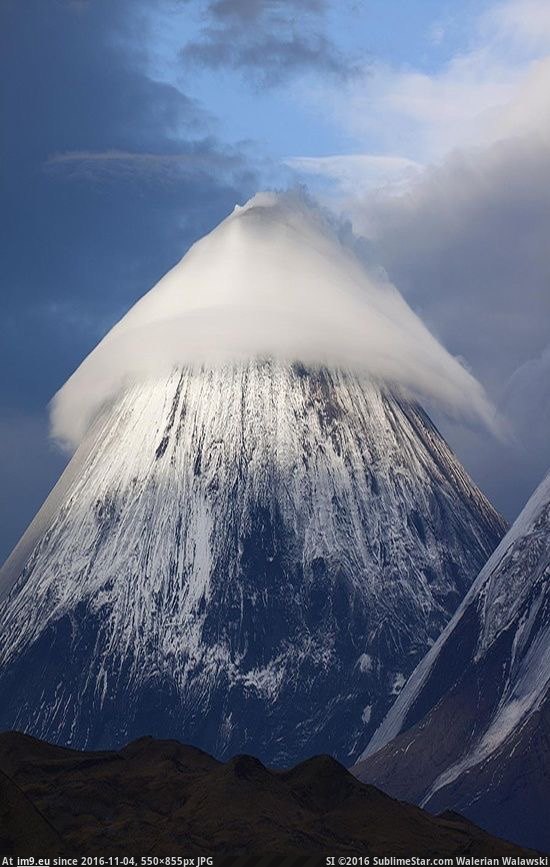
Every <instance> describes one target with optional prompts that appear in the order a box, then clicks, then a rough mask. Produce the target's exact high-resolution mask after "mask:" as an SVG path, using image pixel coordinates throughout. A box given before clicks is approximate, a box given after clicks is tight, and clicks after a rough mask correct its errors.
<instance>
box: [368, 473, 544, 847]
mask: <svg viewBox="0 0 550 867" xmlns="http://www.w3.org/2000/svg"><path fill="white" fill-rule="evenodd" d="M549 579H550V475H549V476H547V477H546V479H545V480H544V481H543V482H542V483H541V485H540V486H539V488H538V489H537V490H536V492H535V493H534V494H533V496H532V497H531V499H530V500H529V502H528V503H527V505H526V507H525V509H524V510H523V512H522V513H521V515H520V516H519V517H518V519H517V521H516V522H515V523H514V525H513V527H512V528H511V530H510V531H509V533H508V534H507V535H506V536H505V537H504V539H503V540H502V542H501V543H500V545H499V546H498V548H497V549H496V550H495V551H494V553H493V555H492V556H491V557H490V558H489V560H488V562H487V564H486V565H485V567H484V568H483V569H482V570H481V572H480V574H479V576H478V578H477V580H476V581H475V582H474V584H473V585H472V588H471V590H470V592H469V593H468V594H467V596H466V598H465V599H464V601H463V603H462V605H461V606H460V608H459V609H458V611H457V612H456V614H455V616H454V617H453V619H452V621H451V622H450V623H449V625H448V626H447V628H446V629H445V631H444V632H443V634H442V635H441V637H440V639H439V640H438V641H437V642H436V644H435V645H434V646H433V648H432V649H431V650H430V651H429V652H428V654H427V655H426V657H425V658H424V660H422V662H421V663H420V665H419V666H418V667H417V669H416V670H415V671H414V673H413V674H412V675H411V677H410V678H409V681H408V682H407V684H406V685H405V687H404V689H403V691H402V692H401V694H400V696H399V697H398V699H397V700H396V702H395V704H394V706H393V707H392V708H391V710H390V712H389V713H388V715H387V717H386V719H385V720H384V722H383V723H382V725H381V726H380V727H379V729H378V730H377V731H376V733H375V734H374V736H373V737H372V739H371V741H370V743H369V744H368V746H367V749H366V750H365V752H364V754H363V756H362V757H361V758H362V761H360V762H359V763H358V764H357V765H356V766H355V769H354V770H355V772H356V773H357V775H358V776H359V777H360V778H361V779H363V780H368V781H369V782H373V783H375V784H377V785H380V786H381V787H382V788H386V789H387V790H388V791H390V792H391V793H393V794H395V795H398V796H399V797H402V798H406V799H410V800H416V801H417V802H418V803H421V804H422V805H424V806H427V807H428V808H430V809H434V810H440V809H444V808H451V809H455V810H459V811H460V812H463V813H465V814H466V815H468V816H469V817H470V818H472V819H473V820H475V821H478V822H481V823H482V824H485V825H486V827H488V828H490V829H491V830H493V831H494V832H496V833H508V834H509V835H511V836H512V837H513V839H517V840H520V841H522V842H524V843H527V844H529V845H533V846H534V845H536V846H541V847H543V848H544V847H547V846H548V845H550V836H549V835H548V832H547V831H546V830H545V829H547V828H548V821H547V820H548V815H547V806H548V801H549V799H550V784H549V782H548V781H549V779H550V777H549V771H550V751H549V749H548V737H549V735H550V726H549V710H550V581H549ZM457 660H458V662H457ZM534 756H536V760H535V761H534V760H533V757H534Z"/></svg>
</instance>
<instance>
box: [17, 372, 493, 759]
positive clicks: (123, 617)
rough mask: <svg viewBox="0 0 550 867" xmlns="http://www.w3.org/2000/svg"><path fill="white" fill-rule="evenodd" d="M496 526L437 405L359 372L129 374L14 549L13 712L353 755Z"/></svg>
mask: <svg viewBox="0 0 550 867" xmlns="http://www.w3.org/2000/svg"><path fill="white" fill-rule="evenodd" d="M502 532H503V521H502V519H500V518H499V516H498V515H497V514H496V513H495V512H494V510H493V509H492V508H491V506H490V505H489V503H488V502H487V500H486V499H485V498H484V497H483V495H482V494H481V493H480V492H479V491H478V490H477V489H476V487H475V485H474V484H473V483H472V482H471V480H470V479H469V478H468V476H467V475H466V473H465V472H464V470H463V469H462V467H461V466H460V464H459V463H458V462H457V460H456V458H455V457H454V456H453V454H452V452H451V451H450V449H449V448H448V446H447V445H446V443H445V442H444V440H443V439H442V438H441V436H440V435H439V434H438V432H437V430H436V429H435V428H434V427H433V425H432V424H431V422H430V421H429V419H428V418H427V416H426V415H425V413H424V412H423V411H422V410H421V409H420V408H419V407H418V406H417V405H416V404H415V403H412V402H410V401H409V400H407V399H405V398H404V397H400V396H399V395H397V394H395V393H394V394H392V393H390V392H388V391H387V390H386V389H383V388H382V387H380V386H378V385H376V384H375V383H374V382H372V381H370V380H368V379H366V378H359V377H358V376H356V375H353V374H350V373H343V372H341V371H337V370H336V371H332V372H329V371H328V370H326V369H316V370H315V369H306V368H304V367H303V366H302V365H298V364H294V365H290V364H284V363H282V362H269V361H264V362H262V361H252V362H246V363H245V362H243V363H241V364H227V365H218V366H213V367H206V366H201V367H197V368H187V369H183V370H177V371H175V372H174V373H173V374H172V375H171V376H169V377H168V378H167V379H164V380H158V379H154V380H149V381H147V382H145V383H140V384H138V385H135V386H133V387H131V388H129V389H128V390H127V391H126V392H125V393H124V394H123V396H122V397H121V398H119V399H118V400H117V401H116V402H115V403H113V404H112V405H111V406H108V407H107V408H106V409H105V411H104V412H103V414H102V415H101V416H100V418H99V419H98V420H97V421H96V423H95V424H94V425H93V426H92V428H91V430H90V432H89V433H88V435H87V437H86V438H85V440H84V442H83V443H82V444H81V446H80V447H79V449H78V450H77V452H76V454H75V456H74V457H73V459H72V461H71V464H70V465H69V467H68V469H67V471H66V473H65V475H64V477H62V479H61V480H60V482H59V485H58V487H57V489H54V492H53V493H52V495H51V496H50V498H49V499H48V501H46V503H45V505H44V507H43V509H42V510H41V512H40V513H39V515H38V516H37V519H36V521H35V524H34V526H31V527H30V528H29V531H28V532H27V534H26V536H25V537H23V539H22V541H21V543H20V546H19V547H18V548H17V549H16V550H15V551H14V554H13V555H12V557H11V558H10V560H9V561H8V562H7V563H6V565H5V567H4V569H3V571H2V577H1V579H0V581H1V583H0V586H1V587H3V588H4V593H5V594H9V595H8V598H7V600H6V601H5V602H4V605H3V610H2V613H1V614H0V630H1V631H0V635H1V639H0V666H1V667H0V699H1V701H0V726H1V727H3V728H11V727H18V728H20V729H23V730H25V731H29V732H32V733H34V734H36V735H37V736H40V737H45V738H49V739H51V740H54V741H57V742H59V743H63V744H68V745H76V746H86V747H94V748H95V747H105V746H113V745H116V744H119V743H121V742H124V741H126V740H128V739H129V738H132V737H135V736H138V735H141V734H144V733H153V734H156V735H159V736H164V737H166V736H174V737H180V738H185V739H187V740H189V741H191V742H193V743H195V744H196V745H197V746H201V747H203V748H205V749H208V750H209V751H211V752H213V753H214V754H215V755H217V756H227V755H230V754H232V753H234V752H235V751H242V750H247V751H249V752H253V753H255V754H257V755H259V756H260V757H261V758H262V759H263V760H266V761H269V762H277V763H288V762H291V761H294V760H296V759H299V758H303V757H305V756H307V755H311V754H312V753H314V752H319V751H321V750H324V751H330V752H333V753H334V754H335V755H337V756H340V757H342V758H346V759H348V757H350V756H351V757H354V756H356V755H357V754H358V752H359V751H360V750H361V749H363V748H364V747H365V745H366V743H367V740H368V736H369V733H370V732H372V731H373V730H374V727H375V726H376V725H377V724H378V723H379V722H380V720H381V718H382V716H383V714H384V713H385V712H386V710H387V709H388V706H389V704H390V703H391V701H392V700H393V698H394V696H395V694H396V692H397V691H398V690H399V688H400V687H401V685H402V683H403V682H404V680H405V679H406V677H407V676H408V674H409V673H410V671H411V670H412V668H413V667H414V665H415V664H416V662H417V661H418V660H419V659H420V658H421V657H422V655H423V654H424V653H425V651H426V650H427V649H428V647H429V646H430V644H431V643H433V641H434V640H435V639H436V637H437V636H438V634H439V632H440V631H441V629H442V628H443V626H444V625H445V624H446V623H447V621H448V620H449V618H450V616H451V614H452V613H453V611H454V610H455V608H456V607H457V605H458V603H459V601H460V599H461V598H462V597H463V596H464V594H465V592H466V591H467V589H468V586H469V582H470V581H471V580H472V579H473V577H474V574H475V573H476V572H477V571H478V569H479V567H480V566H481V564H482V563H483V562H484V561H485V559H486V558H487V556H488V554H489V553H490V551H491V550H492V549H493V548H494V546H495V545H496V543H497V542H498V539H499V537H500V536H501V535H502Z"/></svg>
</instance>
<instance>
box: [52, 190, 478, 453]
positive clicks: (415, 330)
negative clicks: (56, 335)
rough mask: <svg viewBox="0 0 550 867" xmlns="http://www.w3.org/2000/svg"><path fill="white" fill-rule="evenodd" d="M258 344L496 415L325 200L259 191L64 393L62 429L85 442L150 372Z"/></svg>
mask: <svg viewBox="0 0 550 867" xmlns="http://www.w3.org/2000/svg"><path fill="white" fill-rule="evenodd" d="M253 356H256V357H257V356H260V357H276V358H279V359H287V360H289V361H301V362H304V363H306V364H310V365H331V366H338V367H343V368H350V369H353V370H356V371H360V372H361V371H364V372H365V373H366V374H368V375H370V376H372V377H374V378H376V379H378V380H381V381H384V382H387V383H388V384H390V385H393V386H398V387H400V388H403V389H404V390H407V391H409V392H411V393H412V394H414V395H417V396H418V397H421V398H426V399H428V400H431V401H437V402H438V403H439V404H440V405H441V406H442V407H443V408H446V409H447V410H448V411H451V412H453V413H455V414H456V413H459V414H462V415H465V416H469V417H476V418H478V419H479V418H480V419H482V420H483V421H484V422H485V423H486V424H488V425H489V426H491V427H494V424H495V422H494V412H493V410H492V408H491V406H490V405H489V404H488V402H487V400H486V398H485V395H484V392H483V390H482V388H481V386H480V385H479V383H478V382H477V381H476V380H475V379H474V378H473V377H472V376H471V374H470V373H468V371H466V370H465V369H464V367H462V365H461V364H460V363H459V362H458V361H457V360H456V359H454V358H453V357H452V356H451V355H449V353H448V352H447V351H446V350H445V349H444V348H443V347H442V346H441V345H440V344H439V343H438V341H437V340H436V339H435V338H434V337H433V336H432V335H431V334H430V332H429V331H428V330H427V328H426V327H425V326H424V325H423V324H422V322H421V321H420V320H419V319H418V317H417V316H416V315H415V314H414V313H413V311H412V310H411V309H410V307H409V306H408V305H407V304H406V302H405V301H404V299H403V298H402V297H401V295H400V294H399V292H398V291H397V290H396V288H395V287H394V286H392V285H391V284H390V283H389V282H387V281H386V280H385V279H384V278H383V277H381V276H380V274H379V273H371V272H370V271H369V270H368V269H367V268H366V267H365V265H364V264H363V263H362V262H361V261H360V260H359V259H358V258H357V256H356V255H355V253H354V252H353V250H352V249H351V248H350V247H349V246H348V245H346V244H345V243H343V242H342V241H341V240H340V239H339V237H338V234H337V233H336V232H335V231H334V230H333V229H332V228H331V226H330V225H329V223H328V222H327V221H326V220H325V219H324V217H323V216H322V214H321V213H319V212H318V211H317V210H316V209H315V208H314V207H312V206H311V205H310V204H308V203H306V202H305V201H304V200H303V199H301V198H299V197H297V196H295V195H292V194H283V195H281V194H274V193H260V194H258V195H256V196H254V197H253V198H252V199H251V200H250V201H249V202H247V203H246V205H244V206H243V207H236V208H235V210H234V211H233V213H232V214H231V215H230V216H228V217H227V218H226V219H225V220H224V221H223V222H222V223H220V225H219V226H218V227H217V228H216V229H214V231H212V232H211V233H210V234H209V235H207V236H206V237H204V238H202V239H201V240H200V241H198V242H197V243H196V244H194V245H193V247H191V249H190V250H189V252H188V253H187V254H186V255H185V256H184V257H183V259H182V260H181V261H180V262H179V263H178V264H177V265H176V266H175V267H174V268H172V270H171V271H169V272H168V273H167V274H166V275H165V276H164V277H163V278H162V279H161V280H160V281H159V282H158V283H157V284H156V286H154V287H153V289H151V290H150V292H148V293H147V294H146V295H144V296H143V298H141V299H140V300H139V301H138V302H137V303H136V304H135V305H134V306H133V307H132V308H131V309H130V310H129V312H128V313H127V314H126V315H125V316H124V317H123V318H122V319H121V320H120V322H118V323H117V325H115V326H114V328H112V329H111V331H110V332H109V333H108V334H107V335H106V336H105V337H104V339H103V340H102V341H101V342H100V343H99V345H98V346H97V347H96V348H95V349H94V351H93V352H91V353H90V355H89V356H88V357H87V358H86V359H85V360H84V362H83V363H82V364H81V365H80V367H79V368H78V369H77V370H76V371H75V373H74V374H73V375H72V376H71V377H70V379H69V380H68V381H67V382H66V383H65V385H64V386H63V387H62V388H61V390H60V391H59V392H58V393H57V394H56V395H55V397H54V400H53V402H52V433H53V435H54V436H55V438H56V439H58V440H59V441H61V442H63V443H64V444H66V445H67V446H68V447H70V448H74V447H76V445H78V443H79V442H80V440H81V439H82V437H83V435H84V434H85V432H86V430H87V429H88V427H89V425H90V423H91V422H92V421H93V419H94V418H95V416H96V415H97V413H98V412H99V411H100V410H101V408H102V407H103V406H104V405H105V404H106V403H109V402H110V401H112V400H113V399H114V398H115V397H116V396H117V394H119V393H120V392H121V391H122V390H124V389H125V388H127V387H128V386H129V385H130V384H133V383H134V382H136V381H137V380H139V379H143V378H150V377H160V376H164V375H166V374H167V373H169V372H170V371H171V370H172V369H173V368H174V367H175V366H184V365H200V364H202V363H208V364H212V363H220V364H224V363H230V362H232V361H236V360H243V359H246V358H249V357H253Z"/></svg>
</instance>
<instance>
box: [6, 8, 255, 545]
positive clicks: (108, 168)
mask: <svg viewBox="0 0 550 867" xmlns="http://www.w3.org/2000/svg"><path fill="white" fill-rule="evenodd" d="M140 8H141V4H140V3H139V2H135V0H132V2H130V0H118V2H117V3H112V2H110V0H94V2H90V3H84V2H79V3H75V2H68V0H28V2H26V3H24V4H23V3H19V2H15V0H7V2H4V3H3V4H2V6H1V12H0V16H1V19H2V20H1V22H0V32H1V34H2V36H1V39H2V50H1V51H0V100H1V104H0V111H1V113H2V118H3V121H4V122H3V129H2V134H1V137H0V184H1V191H2V196H3V202H4V213H5V215H7V220H5V225H4V231H3V241H2V246H3V249H2V281H3V298H2V324H1V330H2V335H1V341H0V364H1V366H2V370H3V371H4V372H9V375H7V376H5V377H4V382H5V384H4V387H3V389H2V401H3V404H2V406H0V414H1V418H2V419H4V420H5V423H4V424H3V426H2V427H1V428H0V434H1V437H0V451H3V457H6V456H9V458H8V459H9V460H12V461H14V463H16V462H17V460H19V458H17V456H16V455H14V454H13V451H14V449H16V450H19V451H20V452H21V455H23V454H24V452H25V451H29V449H30V446H29V439H30V438H32V432H33V431H42V428H43V423H42V421H41V419H42V415H41V414H42V413H43V412H44V410H45V407H46V404H47V402H48V400H49V399H50V397H51V396H52V394H53V393H54V392H55V391H56V390H57V388H59V386H60V385H61V384H62V383H63V382H64V381H65V379H66V378H67V377H68V376H69V375H70V373H71V372H72V371H73V370H74V368H75V367H76V366H77V365H78V363H79V362H80V361H81V360H82V358H83V357H84V356H85V355H86V354H87V353H88V352H89V351H90V350H91V349H92V347H93V346H94V345H95V344H96V343H97V341H98V339H99V338H100V337H101V336H102V334H103V333H104V332H105V331H106V330H107V329H108V328H109V327H110V326H111V325H112V324H113V322H114V321H116V319H118V318H119V317H120V316H121V315H122V314H123V313H124V312H125V310H126V309H128V307H129V306H130V305H131V304H132V303H133V302H134V301H135V300H136V299H137V298H138V297H139V296H140V295H142V294H143V293H144V292H145V291H146V290H147V289H148V288H150V286H151V285H152V284H153V283H155V282H156V280H157V279H158V278H159V276H161V274H162V273H164V272H165V271H166V270H167V269H168V268H169V267H170V266H171V265H173V264H174V262H175V261H177V260H178V259H179V258H180V257H181V256H182V255H183V254H184V252H185V250H186V249H187V248H188V247H189V245H190V244H191V243H192V242H193V241H194V240H195V239H196V238H197V237H199V236H201V235H202V234H204V233H205V232H206V231H208V230H209V229H210V228H211V227H212V226H213V225H215V224H216V223H217V222H218V221H219V220H220V219H221V218H222V217H223V216H225V214H226V213H227V212H228V211H230V210H231V209H232V208H233V206H234V204H235V202H236V201H241V202H242V201H243V200H245V199H246V198H247V197H248V196H249V195H250V194H251V193H252V192H253V191H254V187H255V180H254V177H253V173H252V172H251V170H250V168H249V161H248V159H247V157H246V154H244V153H240V152H239V151H237V150H235V149H231V148H227V147H226V146H224V145H223V144H222V143H220V142H219V141H217V140H216V139H215V138H214V137H213V136H212V135H211V134H210V133H209V123H210V119H209V117H208V115H207V114H206V113H205V112H203V111H202V109H201V107H200V106H199V105H197V103H196V102H195V101H194V100H193V99H192V98H191V97H190V96H189V95H187V94H184V93H182V92H180V91H179V90H178V89H176V88H175V87H171V86H170V85H167V84H164V83H159V82H156V81H152V80H151V79H150V78H149V77H148V76H147V75H146V73H145V71H144V69H145V57H144V55H143V49H142V46H143V44H144V43H145V36H146V33H145V27H146V24H145V20H142V18H141V14H140ZM148 11H150V6H149V7H148ZM18 414H19V416H20V415H23V416H24V417H25V418H29V419H31V420H30V421H29V424H28V426H27V430H28V436H26V437H25V442H24V443H23V441H22V440H21V441H20V440H18V438H17V437H16V436H11V434H10V432H9V429H10V426H12V425H17V418H18V417H19V416H18ZM14 419H15V421H14ZM33 419H34V422H33ZM40 435H41V434H40ZM38 436H39V434H38V433H37V437H38ZM36 448H37V453H38V450H39V449H40V444H39V443H38V441H37V443H36ZM44 460H45V461H46V462H47V461H48V460H49V458H48V457H47V456H46V455H44ZM32 472H33V469H32V466H30V467H29V473H32ZM46 475H47V472H46ZM4 493H5V494H6V493H9V494H10V496H9V498H8V496H5V497H3V498H2V502H3V504H4V508H6V509H9V511H10V518H9V522H8V520H7V517H6V520H4V516H3V515H0V527H2V528H3V529H2V536H1V538H0V559H1V555H2V553H4V554H5V553H7V548H8V547H9V546H10V544H11V543H13V542H14V541H16V537H14V536H13V527H14V522H15V524H17V516H18V517H19V522H20V526H19V529H22V525H23V524H24V523H25V521H26V520H28V519H29V518H30V517H31V516H32V515H31V514H29V512H30V509H29V503H30V500H29V497H28V495H27V493H26V487H25V484H24V480H23V483H22V485H21V486H20V490H19V493H17V492H16V491H13V492H6V491H4ZM42 493H45V491H42ZM32 505H33V507H34V501H33V503H32ZM14 516H15V518H14ZM8 523H9V527H8ZM10 528H11V529H10Z"/></svg>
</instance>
